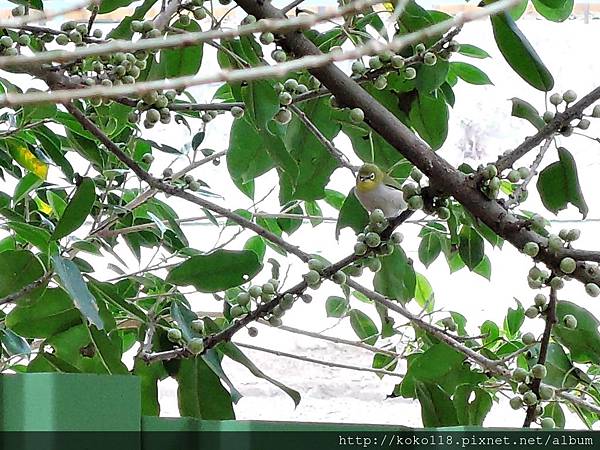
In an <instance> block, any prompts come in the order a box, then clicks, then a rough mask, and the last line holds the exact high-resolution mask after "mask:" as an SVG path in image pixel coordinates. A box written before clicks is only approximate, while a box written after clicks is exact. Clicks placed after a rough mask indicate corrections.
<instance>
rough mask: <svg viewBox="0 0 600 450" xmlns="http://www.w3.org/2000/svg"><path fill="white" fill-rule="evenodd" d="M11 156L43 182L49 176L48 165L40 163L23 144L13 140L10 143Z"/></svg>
mask: <svg viewBox="0 0 600 450" xmlns="http://www.w3.org/2000/svg"><path fill="white" fill-rule="evenodd" d="M8 148H9V151H10V154H11V155H12V157H13V158H14V159H15V161H16V162H18V163H19V165H21V166H22V167H23V168H25V169H27V170H29V171H30V172H33V173H34V174H35V175H37V176H38V177H39V178H41V179H42V180H45V179H46V176H47V175H48V164H46V163H44V162H42V161H40V160H39V159H38V158H37V157H36V156H35V155H34V154H33V153H31V151H30V150H29V149H28V148H27V147H26V146H25V145H24V144H23V143H21V142H19V141H16V140H13V139H11V140H10V141H9V142H8Z"/></svg>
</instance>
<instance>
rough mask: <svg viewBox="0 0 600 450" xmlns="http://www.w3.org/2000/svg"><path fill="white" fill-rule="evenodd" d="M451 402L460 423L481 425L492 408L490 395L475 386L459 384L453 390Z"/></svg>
mask: <svg viewBox="0 0 600 450" xmlns="http://www.w3.org/2000/svg"><path fill="white" fill-rule="evenodd" d="M473 397H474V398H473ZM471 398H473V399H472V400H470V399H471ZM452 403H453V404H454V407H455V409H456V415H457V418H458V423H459V424H460V425H475V426H482V425H483V421H484V419H485V416H487V414H488V413H489V412H490V410H491V409H492V396H491V395H490V394H489V393H488V392H486V391H485V390H483V389H481V388H479V387H477V386H474V385H471V384H461V385H460V386H457V387H456V390H455V391H454V395H453V396H452Z"/></svg>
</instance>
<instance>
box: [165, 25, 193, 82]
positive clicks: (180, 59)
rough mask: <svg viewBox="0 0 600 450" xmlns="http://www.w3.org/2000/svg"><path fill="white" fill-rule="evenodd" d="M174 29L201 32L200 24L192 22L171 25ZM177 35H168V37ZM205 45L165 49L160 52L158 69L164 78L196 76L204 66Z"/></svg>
mask: <svg viewBox="0 0 600 450" xmlns="http://www.w3.org/2000/svg"><path fill="white" fill-rule="evenodd" d="M171 27H172V28H174V29H177V30H182V31H185V32H187V33H195V32H198V31H201V28H200V25H199V24H198V22H196V21H194V20H192V21H190V23H189V24H188V25H183V24H182V23H181V21H179V20H178V21H177V22H175V23H174V24H173V25H171ZM173 34H175V32H173V33H167V35H168V36H171V35H173ZM202 55H203V44H201V43H200V44H194V45H189V46H186V47H181V48H173V49H163V50H161V51H160V58H159V66H158V67H159V68H158V69H157V70H158V71H159V73H160V74H162V77H163V78H176V77H183V76H187V75H195V74H197V73H198V70H200V65H201V64H202Z"/></svg>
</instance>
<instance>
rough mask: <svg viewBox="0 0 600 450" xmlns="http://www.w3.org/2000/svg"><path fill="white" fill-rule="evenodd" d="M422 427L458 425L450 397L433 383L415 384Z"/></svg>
mask: <svg viewBox="0 0 600 450" xmlns="http://www.w3.org/2000/svg"><path fill="white" fill-rule="evenodd" d="M416 392H417V398H418V399H419V403H420V404H421V420H422V421H423V426H424V427H448V426H452V425H457V424H458V418H457V416H456V409H455V407H454V404H453V403H452V400H450V396H449V395H448V394H446V393H445V392H444V390H443V389H442V388H441V387H439V386H438V385H436V384H433V383H422V382H420V381H418V382H417V383H416Z"/></svg>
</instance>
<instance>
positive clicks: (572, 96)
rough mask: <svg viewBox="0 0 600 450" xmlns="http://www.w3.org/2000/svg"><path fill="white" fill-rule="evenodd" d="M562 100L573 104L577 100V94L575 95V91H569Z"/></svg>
mask: <svg viewBox="0 0 600 450" xmlns="http://www.w3.org/2000/svg"><path fill="white" fill-rule="evenodd" d="M562 98H563V100H564V101H565V102H567V103H572V102H574V101H575V100H577V94H576V93H575V91H574V90H572V89H569V90H568V91H565V92H564V94H563V95H562Z"/></svg>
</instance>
